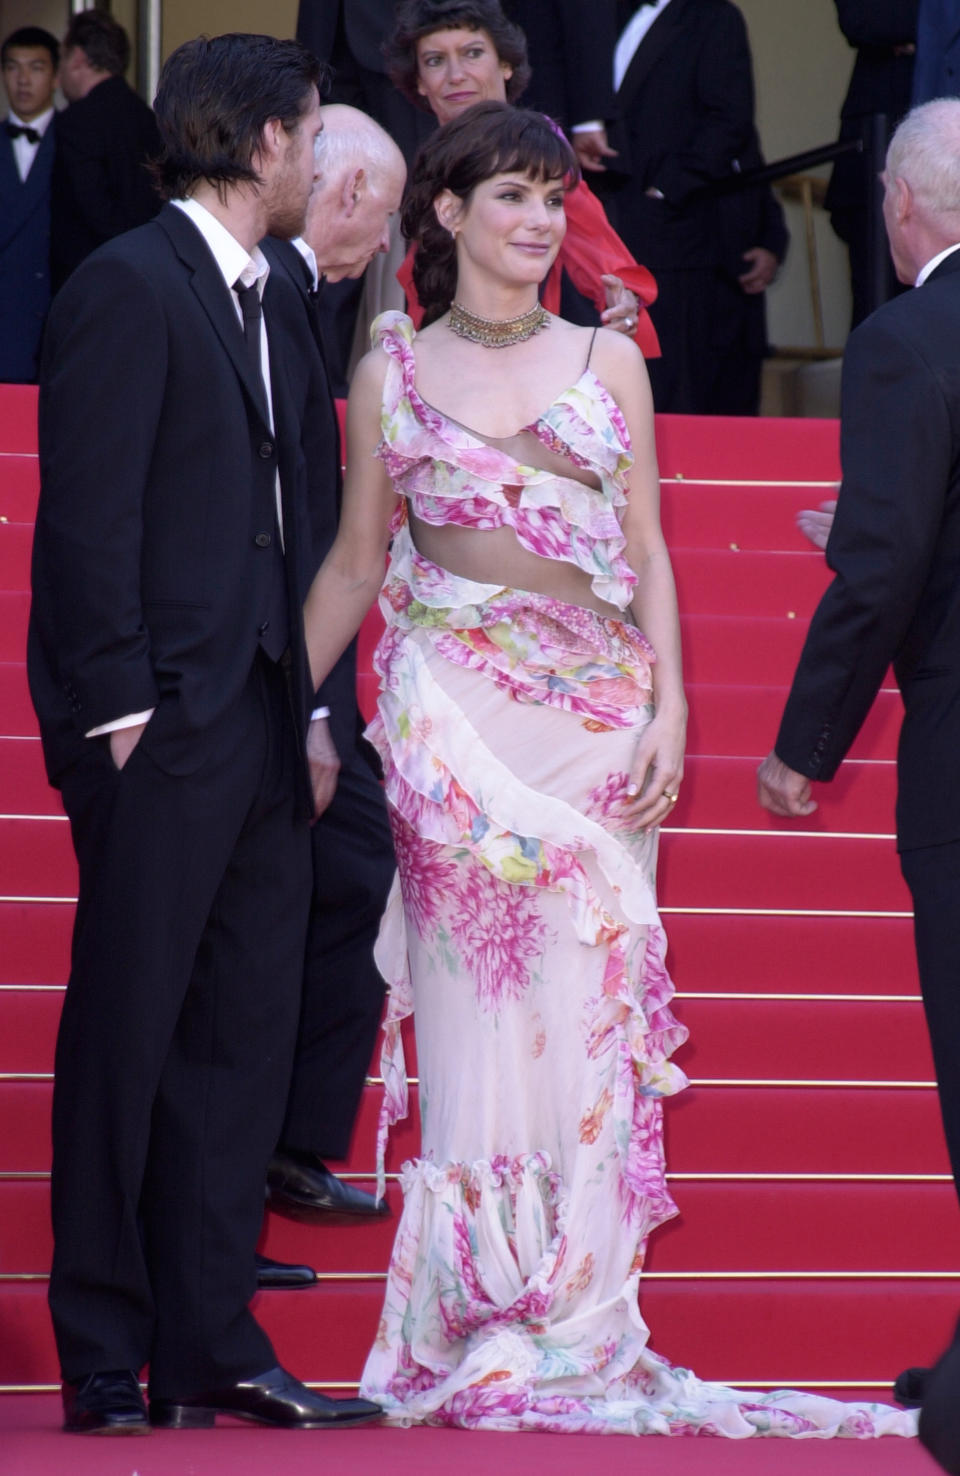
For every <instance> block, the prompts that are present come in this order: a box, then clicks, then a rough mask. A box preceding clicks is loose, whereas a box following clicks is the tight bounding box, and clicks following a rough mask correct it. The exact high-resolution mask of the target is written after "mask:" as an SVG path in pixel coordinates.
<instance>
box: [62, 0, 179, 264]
mask: <svg viewBox="0 0 960 1476" xmlns="http://www.w3.org/2000/svg"><path fill="white" fill-rule="evenodd" d="M129 61H130V42H129V40H128V38H127V33H126V31H125V30H124V29H123V27H122V26H121V25H118V23H117V22H116V21H115V20H114V19H113V18H112V17H111V16H109V15H107V14H106V13H105V12H104V11H102V10H84V11H81V12H80V14H79V15H75V16H74V17H73V19H72V20H71V22H70V25H69V26H68V28H67V34H66V36H65V37H64V38H63V61H62V63H61V67H60V87H61V90H62V92H63V95H64V97H65V98H66V99H67V101H68V102H69V104H70V106H69V107H68V108H67V109H66V110H65V111H64V112H63V113H62V114H61V115H60V117H59V118H58V119H57V150H56V157H55V160H54V170H53V202H52V219H51V272H52V276H53V290H54V291H55V292H56V291H58V290H59V289H60V287H61V286H62V285H63V283H64V282H65V281H66V279H67V277H69V275H70V273H71V272H72V271H73V270H74V268H75V267H77V266H79V264H80V262H81V261H83V259H84V257H86V256H89V254H90V252H91V251H93V250H95V248H96V247H97V246H102V245H103V243H104V241H109V240H110V239H111V238H112V237H113V236H119V235H120V234H121V233H122V232H123V231H129V230H132V229H133V227H134V226H138V225H144V224H145V223H146V222H147V221H148V220H152V219H153V217H154V216H155V215H156V213H157V211H158V210H159V209H160V198H159V196H158V194H157V192H156V190H155V189H154V187H153V181H152V179H151V177H150V174H149V171H148V169H147V163H148V161H149V160H150V159H153V158H155V157H156V156H157V155H158V154H159V152H160V135H159V133H158V131H157V124H156V120H155V118H154V116H153V113H152V112H151V110H150V108H148V107H147V104H146V103H145V102H144V101H143V99H142V98H140V97H138V96H137V94H136V93H135V92H134V90H133V88H132V87H130V86H129V85H128V83H127V82H126V81H125V80H124V76H123V74H124V72H125V71H126V69H127V65H128V63H129Z"/></svg>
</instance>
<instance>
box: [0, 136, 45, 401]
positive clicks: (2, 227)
mask: <svg viewBox="0 0 960 1476" xmlns="http://www.w3.org/2000/svg"><path fill="white" fill-rule="evenodd" d="M56 128H57V120H56V118H54V119H53V120H52V122H51V123H50V125H49V127H48V128H47V131H46V133H45V134H44V135H43V139H42V140H41V142H40V144H39V146H38V148H37V152H36V155H35V157H34V161H33V163H32V165H31V166H30V172H29V173H28V175H27V177H26V179H24V180H21V178H20V173H19V171H18V169H17V161H16V159H15V158H14V154H13V140H12V139H10V138H8V137H7V134H6V132H4V131H3V130H2V129H0V384H3V383H8V382H9V383H21V384H22V383H26V382H27V381H29V380H33V379H36V377H37V355H38V350H39V348H40V335H41V333H42V332H43V323H44V319H45V318H46V315H47V309H48V308H49V306H50V178H51V174H52V172H53V156H54V151H55V147H56V143H55V140H56Z"/></svg>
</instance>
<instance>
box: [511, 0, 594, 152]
mask: <svg viewBox="0 0 960 1476" xmlns="http://www.w3.org/2000/svg"><path fill="white" fill-rule="evenodd" d="M503 9H504V11H505V13H506V14H507V15H508V16H509V17H510V19H511V20H512V21H514V22H515V23H516V24H517V25H518V26H519V27H520V29H521V30H522V31H523V33H524V35H525V36H526V38H527V50H528V52H529V56H530V65H531V67H532V68H533V76H532V78H531V80H530V85H529V86H528V87H527V89H526V91H525V92H524V96H523V106H524V107H525V108H537V109H538V110H539V111H540V112H541V113H546V114H547V116H548V117H550V118H555V119H556V120H557V122H558V123H560V124H561V125H562V127H563V128H564V129H565V130H566V132H567V134H568V135H569V136H570V141H571V143H572V144H573V147H574V149H575V150H576V153H577V157H578V159H579V160H580V163H581V165H582V167H583V168H584V169H587V170H591V171H592V170H597V171H599V172H602V170H603V169H604V167H605V164H606V160H607V159H608V158H610V157H612V151H611V150H610V148H609V145H608V142H607V124H608V123H609V122H610V120H611V119H612V118H613V117H614V114H615V112H616V102H615V99H614V94H613V69H612V66H611V58H612V56H613V48H614V44H615V42H616V39H617V37H616V26H615V8H614V6H613V4H612V3H605V4H600V5H585V4H584V3H583V0H504V6H503Z"/></svg>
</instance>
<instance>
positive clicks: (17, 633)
mask: <svg viewBox="0 0 960 1476" xmlns="http://www.w3.org/2000/svg"><path fill="white" fill-rule="evenodd" d="M29 614H30V596H29V594H28V593H27V592H26V590H19V589H18V590H8V589H0V661H25V660H26V655H27V618H28V616H29Z"/></svg>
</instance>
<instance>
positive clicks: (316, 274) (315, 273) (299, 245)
mask: <svg viewBox="0 0 960 1476" xmlns="http://www.w3.org/2000/svg"><path fill="white" fill-rule="evenodd" d="M290 245H291V246H295V247H296V249H297V250H298V251H299V253H300V255H301V256H302V257H303V259H304V261H305V262H306V263H307V266H308V267H309V268H310V275H311V276H312V277H313V286H314V291H316V289H317V288H318V287H319V286H320V268H319V267H318V266H317V253H316V252H315V251H314V249H313V247H312V246H310V245H309V244H308V243H307V242H306V241H305V240H304V239H303V237H302V236H294V238H293V240H292V241H291V242H290Z"/></svg>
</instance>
